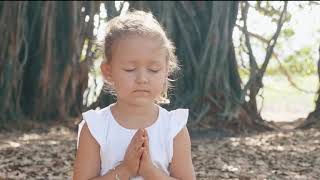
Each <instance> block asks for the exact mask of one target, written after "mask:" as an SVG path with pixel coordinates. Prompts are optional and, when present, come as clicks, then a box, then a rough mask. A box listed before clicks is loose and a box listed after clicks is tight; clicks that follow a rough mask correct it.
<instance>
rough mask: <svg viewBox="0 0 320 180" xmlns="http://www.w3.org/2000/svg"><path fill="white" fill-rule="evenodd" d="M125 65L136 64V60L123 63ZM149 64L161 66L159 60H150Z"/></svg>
mask: <svg viewBox="0 0 320 180" xmlns="http://www.w3.org/2000/svg"><path fill="white" fill-rule="evenodd" d="M125 63H128V64H136V63H137V60H127V61H125ZM149 64H152V65H153V64H161V63H160V61H159V60H150V62H149Z"/></svg>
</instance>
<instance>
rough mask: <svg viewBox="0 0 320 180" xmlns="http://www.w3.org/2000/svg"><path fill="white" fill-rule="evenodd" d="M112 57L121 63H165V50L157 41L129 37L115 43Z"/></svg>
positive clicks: (136, 36)
mask: <svg viewBox="0 0 320 180" xmlns="http://www.w3.org/2000/svg"><path fill="white" fill-rule="evenodd" d="M112 57H113V59H114V60H115V61H118V62H123V63H143V62H145V63H165V62H166V50H165V48H164V47H163V46H162V44H161V42H160V41H159V40H156V39H152V38H148V37H141V36H138V35H130V36H125V37H122V38H120V39H119V40H117V42H115V44H114V46H113V47H112Z"/></svg>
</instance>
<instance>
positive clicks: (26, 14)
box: [0, 1, 100, 121]
mask: <svg viewBox="0 0 320 180" xmlns="http://www.w3.org/2000/svg"><path fill="white" fill-rule="evenodd" d="M99 6H100V2H51V1H49V2H23V1H21V2H1V3H0V7H1V11H0V13H1V14H0V15H1V16H0V17H1V19H0V21H1V24H3V26H1V27H0V32H1V37H0V40H1V42H2V43H1V45H0V46H1V47H0V50H1V54H0V55H1V61H0V103H1V104H0V107H1V108H0V120H2V121H6V120H10V119H18V117H27V118H32V119H41V120H42V119H57V118H59V119H64V118H66V117H68V116H76V115H79V113H80V112H81V109H82V99H83V98H82V95H83V92H84V90H85V89H86V88H87V82H88V71H89V68H88V63H89V60H91V59H92V57H89V58H87V59H85V60H84V61H81V62H80V57H81V52H82V49H83V47H84V42H85V40H86V41H87V42H89V43H91V41H92V40H93V38H94V37H93V34H92V32H93V28H94V26H93V19H94V18H93V16H94V14H95V13H96V12H98V10H99ZM86 16H89V17H90V19H89V21H88V22H85V17H86ZM88 51H89V52H93V51H94V48H91V49H90V48H89V50H88ZM89 54H93V53H89ZM93 55H94V54H93Z"/></svg>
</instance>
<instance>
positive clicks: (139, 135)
mask: <svg viewBox="0 0 320 180" xmlns="http://www.w3.org/2000/svg"><path fill="white" fill-rule="evenodd" d="M144 134H145V130H143V129H139V130H138V131H137V132H136V133H135V135H134V136H133V137H132V139H131V142H130V144H129V146H128V148H127V150H126V154H125V155H124V159H123V162H122V165H123V166H124V167H125V169H126V170H127V171H128V173H129V175H130V176H136V175H137V174H138V170H139V166H140V159H141V156H142V153H143V151H144V148H143V147H142V144H143V143H144V142H145V138H144Z"/></svg>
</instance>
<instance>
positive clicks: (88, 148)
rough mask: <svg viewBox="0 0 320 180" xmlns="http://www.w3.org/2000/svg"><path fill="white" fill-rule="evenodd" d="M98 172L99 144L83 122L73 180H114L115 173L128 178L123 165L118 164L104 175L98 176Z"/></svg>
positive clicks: (121, 177) (122, 177)
mask: <svg viewBox="0 0 320 180" xmlns="http://www.w3.org/2000/svg"><path fill="white" fill-rule="evenodd" d="M99 174H100V146H99V144H98V143H97V142H96V140H95V139H94V137H93V136H92V135H91V133H90V130H89V128H88V126H87V124H84V125H83V128H82V130H81V132H80V138H79V147H78V150H77V155H76V160H75V164H74V172H73V180H88V179H90V180H108V179H110V180H111V179H112V180H114V179H115V176H116V174H118V175H119V178H120V179H129V174H128V173H127V171H126V168H125V167H124V166H123V165H119V166H118V167H117V168H116V170H114V171H109V172H108V173H107V174H105V175H104V176H100V175H99Z"/></svg>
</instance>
